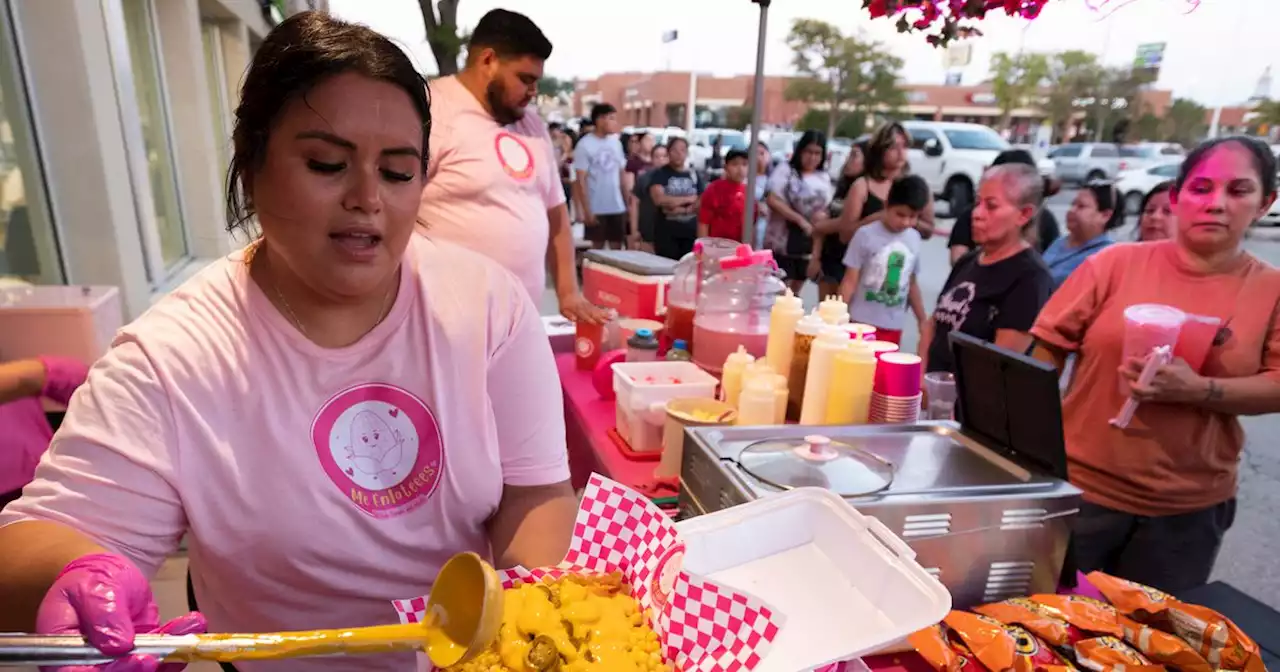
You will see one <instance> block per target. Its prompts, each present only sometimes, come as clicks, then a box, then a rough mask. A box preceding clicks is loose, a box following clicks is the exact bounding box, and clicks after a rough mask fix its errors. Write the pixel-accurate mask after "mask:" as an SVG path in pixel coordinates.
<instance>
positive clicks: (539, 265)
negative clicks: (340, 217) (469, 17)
mask: <svg viewBox="0 0 1280 672" xmlns="http://www.w3.org/2000/svg"><path fill="white" fill-rule="evenodd" d="M550 55H551V42H549V41H548V40H547V38H546V36H544V35H543V34H542V31H541V30H539V29H538V27H537V26H536V25H534V23H533V21H530V20H529V18H528V17H526V16H524V15H523V14H517V13H515V12H510V11H507V10H505V9H495V10H493V11H491V12H489V13H488V14H485V15H484V17H483V18H481V19H480V22H479V23H478V24H476V27H475V30H474V31H473V32H472V35H471V42H470V44H469V46H468V48H467V64H466V68H465V69H463V71H462V72H461V73H459V74H458V75H456V76H453V77H442V78H440V79H436V80H434V81H432V82H431V85H430V89H431V114H432V127H431V148H430V154H431V162H430V166H429V168H428V173H427V186H426V189H424V190H423V192H422V207H421V208H420V209H419V212H418V214H419V215H420V220H421V222H422V224H423V228H422V230H423V231H424V232H425V234H426V235H427V236H429V237H432V238H439V239H446V240H450V241H452V242H454V243H457V244H459V245H462V246H464V247H468V248H470V249H473V250H475V251H477V252H479V253H481V254H484V255H486V256H488V257H490V258H492V259H494V260H495V261H497V262H498V263H500V264H502V265H503V266H505V267H506V268H507V270H510V271H511V272H512V273H514V274H515V275H516V277H517V278H519V279H520V281H521V283H523V284H524V286H525V288H526V289H527V290H528V291H529V295H530V296H531V297H532V298H533V301H534V303H535V304H536V303H538V302H539V301H540V300H541V298H542V292H543V289H544V288H545V287H546V269H547V266H548V265H549V266H550V267H551V274H552V280H553V282H554V284H555V288H556V296H557V298H558V299H559V301H560V312H561V314H563V315H564V316H565V317H567V318H569V319H571V320H575V321H577V320H587V321H591V322H599V321H601V320H602V319H603V317H604V313H603V311H602V310H600V309H599V308H596V307H595V306H593V305H591V304H590V303H588V302H587V301H586V299H585V298H583V296H582V294H581V292H579V290H578V276H577V265H576V262H575V258H574V242H573V232H572V228H571V225H570V221H569V210H568V208H567V207H566V204H565V197H564V189H563V186H562V185H561V183H560V176H559V173H558V172H557V162H556V155H555V150H554V148H553V146H552V144H551V136H550V134H549V133H548V132H547V126H546V124H545V123H543V121H542V119H541V118H540V117H539V116H538V115H537V113H536V112H534V111H533V110H530V109H526V108H528V106H529V104H530V102H532V100H533V97H534V95H536V94H537V86H538V80H539V79H541V78H542V67H543V62H544V61H546V59H547V57H548V56H550ZM548 242H549V243H550V244H549V245H548Z"/></svg>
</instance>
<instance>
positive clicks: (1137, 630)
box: [1031, 595, 1213, 672]
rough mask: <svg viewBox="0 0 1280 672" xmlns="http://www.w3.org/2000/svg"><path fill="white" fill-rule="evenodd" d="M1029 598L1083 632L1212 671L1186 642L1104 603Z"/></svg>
mask: <svg viewBox="0 0 1280 672" xmlns="http://www.w3.org/2000/svg"><path fill="white" fill-rule="evenodd" d="M1031 599H1032V600H1034V601H1036V602H1040V603H1041V604H1044V605H1045V606H1048V607H1052V608H1053V609H1056V610H1057V611H1058V612H1059V613H1061V614H1062V615H1063V617H1064V618H1066V619H1067V622H1068V623H1070V624H1071V625H1073V626H1075V627H1077V628H1079V629H1080V630H1082V631H1084V632H1087V633H1092V634H1094V635H1110V636H1112V637H1118V638H1122V639H1124V641H1126V642H1128V643H1129V645H1130V646H1131V647H1133V648H1135V649H1137V650H1138V652H1139V653H1141V654H1142V655H1144V656H1146V657H1147V658H1149V659H1151V660H1153V661H1155V662H1156V663H1159V664H1161V665H1169V666H1172V667H1177V668H1179V669H1181V670H1185V671H1186V672H1213V667H1212V666H1211V665H1209V663H1208V661H1206V660H1205V659H1204V656H1201V655H1200V654H1198V653H1196V651H1195V649H1193V648H1191V646H1190V645H1189V644H1187V643H1186V642H1184V641H1182V640H1181V639H1179V638H1178V637H1175V636H1173V635H1170V634H1168V633H1166V632H1161V631H1159V630H1153V629H1151V628H1148V627H1145V626H1143V625H1142V624H1140V623H1138V622H1137V621H1134V620H1133V619H1130V618H1126V617H1125V616H1123V615H1121V614H1120V612H1119V611H1117V610H1116V608H1115V607H1113V606H1111V605H1109V604H1107V603H1106V602H1102V601H1099V600H1095V599H1093V598H1091V597H1083V596H1081V595H1033V596H1032V597H1031Z"/></svg>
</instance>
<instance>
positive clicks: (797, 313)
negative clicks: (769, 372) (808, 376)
mask: <svg viewBox="0 0 1280 672" xmlns="http://www.w3.org/2000/svg"><path fill="white" fill-rule="evenodd" d="M802 317H804V302H803V301H801V300H800V297H798V296H796V295H795V294H792V293H791V290H790V289H787V293H786V294H783V295H782V296H779V297H778V298H777V300H776V301H774V303H773V310H772V311H770V312H769V343H768V345H766V346H765V354H764V358H765V361H767V362H769V366H771V367H773V370H774V371H775V372H777V373H780V374H782V375H783V376H789V375H791V356H792V354H794V353H793V350H792V348H793V347H794V344H795V340H796V323H798V322H799V321H800V318H802Z"/></svg>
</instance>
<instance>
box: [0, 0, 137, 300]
mask: <svg viewBox="0 0 1280 672" xmlns="http://www.w3.org/2000/svg"><path fill="white" fill-rule="evenodd" d="M13 9H14V10H15V11H14V23H15V24H16V25H17V28H18V30H17V32H18V37H19V48H20V49H22V51H23V55H24V62H25V64H26V69H27V85H28V94H29V98H30V100H31V106H32V108H33V115H32V116H33V118H34V122H35V127H36V133H37V136H38V138H39V141H40V145H41V148H42V150H43V152H42V153H43V155H44V162H45V163H44V172H45V180H46V182H47V183H48V185H49V197H50V198H49V200H50V203H51V210H52V212H53V218H54V221H55V226H56V227H57V229H58V231H59V240H60V242H61V247H62V256H63V261H64V266H65V268H66V271H67V282H68V283H69V284H94V285H116V286H118V287H120V289H121V295H122V296H121V298H122V299H123V303H124V308H125V313H126V315H128V316H130V317H133V316H137V315H138V314H139V313H141V312H142V311H143V310H145V309H146V307H147V306H148V305H150V301H151V299H150V294H151V288H150V286H149V284H148V282H147V277H146V271H145V270H144V267H143V260H142V241H141V236H140V234H139V232H138V215H137V209H136V207H135V204H134V201H133V187H132V184H131V183H130V180H129V166H128V160H127V158H126V155H125V144H124V136H123V133H122V131H121V125H120V123H121V122H120V108H119V105H118V104H117V99H116V90H115V87H114V82H113V77H112V69H111V56H110V52H109V50H108V46H107V39H106V31H105V29H104V27H103V25H104V24H103V16H102V9H101V7H100V6H99V5H98V3H96V2H18V3H14V7H13Z"/></svg>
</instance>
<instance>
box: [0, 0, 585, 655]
mask: <svg viewBox="0 0 1280 672" xmlns="http://www.w3.org/2000/svg"><path fill="white" fill-rule="evenodd" d="M235 118H236V126H235V129H234V131H233V135H232V144H233V149H234V153H233V156H232V160H231V167H230V171H229V179H228V192H229V193H228V204H229V206H230V207H229V211H230V213H231V219H232V226H231V228H232V230H236V231H241V232H251V233H252V236H251V237H252V242H251V243H250V244H249V246H248V247H246V248H245V249H244V250H242V251H239V252H235V253H233V254H231V255H229V256H228V257H226V258H224V259H221V260H219V261H217V262H215V263H213V264H211V265H210V266H208V267H207V268H205V269H203V270H202V271H200V272H199V273H198V274H197V275H196V276H195V277H194V278H192V279H191V280H189V281H187V282H186V283H184V284H183V285H182V286H181V287H179V288H178V289H176V290H175V291H173V292H172V293H171V294H169V295H168V296H166V297H164V298H163V299H161V300H160V301H159V302H157V303H156V304H155V305H154V306H152V308H151V309H150V310H148V311H147V312H146V313H145V314H144V315H143V316H142V317H140V318H139V319H138V320H136V321H135V322H133V323H132V324H130V325H128V326H126V327H125V328H124V329H122V330H121V331H120V333H119V334H118V335H117V337H116V340H115V343H114V344H113V345H112V347H111V349H110V350H109V351H108V352H107V353H106V355H105V356H104V357H103V358H102V359H101V360H100V361H99V362H98V363H97V364H96V365H95V366H94V367H93V369H92V370H91V371H90V372H89V376H88V379H87V380H86V381H85V383H84V385H83V386H82V387H81V388H80V389H79V390H77V391H76V393H75V395H73V396H72V398H71V403H70V407H69V409H68V411H67V414H66V418H65V420H64V422H63V425H62V427H61V428H60V429H59V431H58V433H57V434H56V436H55V437H54V439H53V443H52V445H51V446H50V448H49V452H48V453H47V454H46V456H45V457H44V459H43V461H42V462H41V463H40V466H39V468H38V469H37V470H36V474H35V480H34V481H33V482H32V483H31V484H30V485H28V486H27V487H26V489H25V490H24V491H23V494H22V497H21V498H20V499H18V500H17V501H15V502H13V503H12V504H10V505H9V506H8V507H7V508H6V509H5V510H4V512H3V513H0V549H4V550H3V552H0V595H3V596H4V597H3V602H4V609H2V610H0V632H12V631H33V630H34V631H36V632H39V633H46V634H76V635H83V636H84V637H86V638H87V640H88V642H89V643H90V644H91V645H93V646H95V647H97V648H98V649H100V650H102V651H103V652H104V653H106V654H109V655H112V656H125V657H124V658H122V659H120V660H117V661H116V662H113V663H111V664H110V665H108V666H106V669H109V670H111V671H112V672H150V671H153V670H157V669H166V670H169V669H178V667H179V666H173V665H168V664H166V665H163V666H161V665H160V664H159V662H158V661H157V660H155V659H154V658H148V657H145V656H141V655H133V656H128V655H127V654H129V652H130V651H132V650H133V643H134V636H135V635H136V634H138V633H145V632H155V631H160V632H170V633H193V632H201V631H204V630H206V629H207V630H209V631H211V632H273V631H281V630H310V629H327V628H347V627H358V626H366V625H378V624H386V623H394V622H396V621H397V617H396V614H395V612H394V610H392V609H390V608H389V606H388V600H390V599H393V598H396V597H399V596H403V595H421V594H425V593H428V592H429V591H430V589H431V582H432V580H433V577H435V575H436V574H437V572H438V571H439V569H440V568H441V566H442V565H443V564H444V563H445V562H446V561H447V560H448V559H449V558H450V557H452V556H454V555H455V554H457V553H460V552H464V551H470V552H475V553H478V554H480V555H481V556H482V557H486V558H490V559H492V560H493V562H494V563H495V564H497V565H499V566H502V567H509V566H513V565H525V566H543V565H549V564H555V563H558V562H559V561H560V560H562V559H563V558H564V555H565V553H566V551H567V549H568V546H569V539H570V537H571V535H572V527H573V523H574V518H575V516H576V514H577V508H578V504H577V499H576V498H575V496H574V492H573V489H572V488H571V486H570V485H569V465H568V456H567V452H566V450H565V434H564V421H563V417H564V413H563V408H562V401H561V399H562V395H561V394H560V390H559V382H558V377H557V375H556V368H555V363H554V360H553V356H552V353H551V346H550V343H549V342H548V340H547V337H546V334H545V332H544V330H543V327H542V322H541V320H540V318H539V316H538V311H537V309H536V308H535V307H534V304H533V302H532V300H531V298H530V297H529V292H528V291H527V290H526V289H525V287H524V285H523V284H522V283H521V282H520V281H519V280H518V279H517V278H516V277H515V276H514V275H513V274H512V273H511V272H510V271H507V270H506V269H504V268H502V267H501V266H499V265H498V264H497V263H496V262H494V261H492V260H490V259H488V258H487V257H485V256H482V255H480V254H479V253H475V252H472V251H469V250H467V249H465V248H463V247H461V246H458V245H455V244H452V243H449V242H445V241H440V240H433V239H432V238H430V237H429V236H421V235H415V234H414V227H415V222H416V220H417V218H418V211H419V210H418V208H419V204H420V201H421V198H422V190H423V186H424V181H425V178H424V176H425V174H426V170H427V166H428V157H429V150H430V143H429V142H428V138H429V134H430V128H431V110H430V107H429V101H428V93H427V88H426V83H425V82H424V81H423V78H422V76H421V75H419V74H418V72H417V71H416V70H415V69H414V66H413V64H412V62H411V61H410V60H409V58H408V57H407V56H406V55H405V54H404V52H403V51H401V50H400V48H399V47H397V46H396V45H395V44H393V43H392V42H391V41H390V40H388V39H387V38H385V37H383V36H382V35H380V34H378V33H376V32H374V31H372V30H370V29H369V28H366V27H364V26H360V25H356V24H351V23H346V22H343V21H341V20H338V19H335V18H332V17H331V16H329V15H328V14H325V13H321V12H303V13H300V14H296V15H293V16H291V17H289V18H288V19H286V20H285V21H283V22H281V23H280V24H279V25H278V26H276V27H275V28H274V29H273V30H272V31H271V33H270V34H269V35H268V36H267V38H266V40H265V41H264V42H263V44H262V46H261V47H259V49H258V51H257V53H256V54H255V55H254V58H253V62H252V63H251V64H250V66H249V69H248V71H247V73H246V74H245V76H244V84H243V89H242V94H241V99H240V104H239V107H238V108H237V110H236V114H235ZM426 224H427V226H428V228H429V227H430V222H427V223H426ZM251 227H252V228H251ZM259 229H260V232H259ZM184 536H185V537H186V538H187V542H188V548H189V552H190V572H191V584H192V588H193V592H194V602H195V603H197V604H198V607H199V609H200V611H201V612H202V614H203V615H201V614H199V613H192V614H188V615H186V616H183V617H181V618H179V619H177V620H176V621H172V622H170V623H167V624H164V625H161V624H159V623H158V620H159V619H158V615H157V608H156V603H155V600H154V599H153V595H152V593H151V588H150V586H149V579H150V577H152V576H154V575H155V573H156V571H157V570H158V568H159V567H160V565H161V564H162V563H163V562H164V560H165V558H166V557H167V556H168V555H169V554H171V553H172V552H174V551H175V550H177V548H178V545H179V542H180V541H181V540H182V539H183V537H184ZM193 608H194V606H193ZM414 664H415V661H414V656H413V654H412V653H407V654H386V655H374V656H361V657H343V658H316V659H300V660H287V661H267V660H254V661H247V662H242V663H237V664H236V666H235V668H232V669H239V670H242V671H244V672H271V671H272V670H291V671H295V670H296V671H301V672H318V671H327V670H406V669H413V666H414ZM227 667H229V666H227ZM68 669H74V670H76V672H79V671H80V670H82V669H84V668H64V672H65V670H68Z"/></svg>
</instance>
